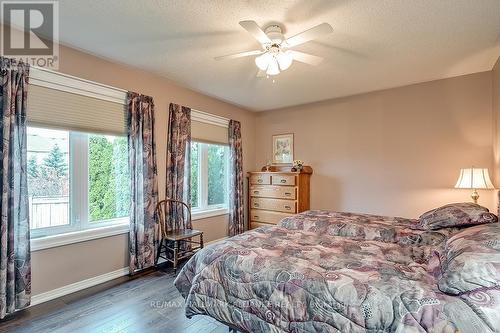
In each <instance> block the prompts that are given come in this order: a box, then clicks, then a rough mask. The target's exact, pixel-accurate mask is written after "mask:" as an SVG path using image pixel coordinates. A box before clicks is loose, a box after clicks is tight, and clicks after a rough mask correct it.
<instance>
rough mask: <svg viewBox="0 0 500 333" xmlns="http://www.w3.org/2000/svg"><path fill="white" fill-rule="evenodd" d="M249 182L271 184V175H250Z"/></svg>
mask: <svg viewBox="0 0 500 333" xmlns="http://www.w3.org/2000/svg"><path fill="white" fill-rule="evenodd" d="M250 184H262V185H269V184H271V175H266V174H263V175H251V176H250Z"/></svg>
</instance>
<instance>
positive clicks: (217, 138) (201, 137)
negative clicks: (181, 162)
mask: <svg viewBox="0 0 500 333" xmlns="http://www.w3.org/2000/svg"><path fill="white" fill-rule="evenodd" d="M228 123H229V120H228V119H226V118H223V117H219V116H215V115H212V114H209V113H206V112H202V111H198V110H191V139H192V140H193V141H198V142H205V143H216V144H224V145H227V144H228V135H227V131H228Z"/></svg>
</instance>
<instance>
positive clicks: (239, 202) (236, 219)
mask: <svg viewBox="0 0 500 333" xmlns="http://www.w3.org/2000/svg"><path fill="white" fill-rule="evenodd" d="M229 172H230V178H229V230H228V233H229V236H234V235H238V234H241V233H242V232H244V231H245V218H244V214H243V210H244V207H243V195H244V193H243V151H242V148H241V124H240V122H239V121H236V120H230V121H229Z"/></svg>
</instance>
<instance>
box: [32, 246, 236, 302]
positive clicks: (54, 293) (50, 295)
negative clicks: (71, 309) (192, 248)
mask: <svg viewBox="0 0 500 333" xmlns="http://www.w3.org/2000/svg"><path fill="white" fill-rule="evenodd" d="M226 238H228V237H223V238H219V239H215V240H213V241H210V242H207V243H206V244H205V245H210V244H212V243H215V242H218V241H221V240H224V239H226ZM161 262H162V261H161V260H160V263H161ZM128 273H129V268H128V267H123V268H120V269H118V270H116V271H113V272H109V273H105V274H102V275H99V276H95V277H92V278H89V279H86V280H82V281H78V282H75V283H72V284H68V285H66V286H63V287H60V288H56V289H53V290H50V291H47V292H44V293H41V294H38V295H34V296H32V297H31V306H33V305H37V304H40V303H44V302H48V301H51V300H53V299H56V298H58V297H62V296H65V295H68V294H71V293H75V292H77V291H80V290H83V289H87V288H90V287H93V286H97V285H98V284H101V283H104V282H108V281H111V280H113V279H117V278H119V277H122V276H125V275H128Z"/></svg>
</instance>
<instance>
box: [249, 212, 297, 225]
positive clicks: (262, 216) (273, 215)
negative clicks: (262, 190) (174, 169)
mask: <svg viewBox="0 0 500 333" xmlns="http://www.w3.org/2000/svg"><path fill="white" fill-rule="evenodd" d="M292 215H293V214H287V213H278V212H272V211H268V210H261V209H251V210H250V220H252V221H255V222H264V223H272V224H278V222H279V221H281V220H283V219H284V218H285V217H288V216H292Z"/></svg>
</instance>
